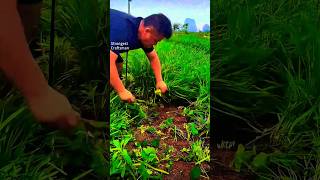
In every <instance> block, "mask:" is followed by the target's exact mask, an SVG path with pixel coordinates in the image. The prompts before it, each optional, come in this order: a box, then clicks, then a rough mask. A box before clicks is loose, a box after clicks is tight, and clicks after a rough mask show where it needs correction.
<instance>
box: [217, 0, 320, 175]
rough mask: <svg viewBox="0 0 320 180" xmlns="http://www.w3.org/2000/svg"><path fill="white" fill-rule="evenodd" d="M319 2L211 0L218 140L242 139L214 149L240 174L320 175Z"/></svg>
mask: <svg viewBox="0 0 320 180" xmlns="http://www.w3.org/2000/svg"><path fill="white" fill-rule="evenodd" d="M319 3H320V2H319V1H318V0H306V1H301V0H291V1H285V0H277V1H274V0H270V1H248V0H241V1H224V0H216V1H214V3H212V6H211V13H212V17H213V18H212V21H211V24H212V25H214V31H213V36H212V38H213V44H214V46H213V48H212V53H213V58H212V59H213V61H212V67H213V73H212V75H213V76H212V81H211V82H212V84H213V92H214V93H213V96H214V97H213V101H214V104H215V106H214V111H213V112H212V114H214V119H215V120H216V121H215V122H216V123H217V124H216V126H215V127H216V131H217V132H215V137H216V144H218V147H219V146H220V147H222V146H221V144H223V143H224V144H226V142H223V141H228V142H229V143H230V142H235V143H233V144H242V145H239V146H235V147H232V146H229V147H226V146H225V147H223V148H220V150H218V152H221V149H224V150H225V151H230V152H231V154H232V155H230V157H233V156H234V158H233V160H232V161H229V162H228V163H231V165H232V167H233V169H234V170H236V171H237V172H240V173H242V174H251V175H254V176H256V177H257V178H258V179H319V178H320V174H319V172H320V171H319V168H320V156H319V155H320V154H319V152H320V151H319V150H320V148H319V143H320V141H319V140H320V136H319V133H320V130H319V117H320V116H319V113H320V111H319V110H320V109H319V107H320V106H319V105H320V104H319V102H320V101H319V92H320V91H319V83H320V82H319V80H320V79H319V77H320V76H319V73H320V63H319V58H320V54H319V52H320V49H319V48H320V33H319V13H320V12H319ZM233 130H234V131H233ZM231 144H232V143H231ZM234 148H235V149H234ZM235 150H236V152H235ZM232 152H233V153H232ZM223 153H226V152H223ZM217 160H219V154H217ZM228 163H226V164H227V165H226V166H228V165H229V164H228ZM217 166H218V165H217ZM243 179H246V178H243Z"/></svg>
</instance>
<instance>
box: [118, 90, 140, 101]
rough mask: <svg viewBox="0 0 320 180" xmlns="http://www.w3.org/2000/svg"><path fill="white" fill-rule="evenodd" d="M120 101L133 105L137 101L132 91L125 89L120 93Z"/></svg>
mask: <svg viewBox="0 0 320 180" xmlns="http://www.w3.org/2000/svg"><path fill="white" fill-rule="evenodd" d="M118 95H119V97H120V99H121V100H122V101H126V102H128V103H133V102H134V101H135V99H136V98H135V97H134V96H133V95H132V93H131V92H130V91H128V90H127V89H125V90H124V91H122V92H119V93H118Z"/></svg>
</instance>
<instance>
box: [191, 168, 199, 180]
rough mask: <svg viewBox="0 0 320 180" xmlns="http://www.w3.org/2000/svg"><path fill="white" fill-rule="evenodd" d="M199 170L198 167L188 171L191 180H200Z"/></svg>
mask: <svg viewBox="0 0 320 180" xmlns="http://www.w3.org/2000/svg"><path fill="white" fill-rule="evenodd" d="M200 175H201V169H200V168H199V166H194V167H193V168H192V169H191V171H190V177H191V180H196V179H200Z"/></svg>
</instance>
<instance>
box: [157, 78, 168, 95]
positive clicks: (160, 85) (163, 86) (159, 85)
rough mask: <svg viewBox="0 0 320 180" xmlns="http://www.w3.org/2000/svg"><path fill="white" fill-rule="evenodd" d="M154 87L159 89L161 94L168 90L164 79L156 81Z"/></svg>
mask: <svg viewBox="0 0 320 180" xmlns="http://www.w3.org/2000/svg"><path fill="white" fill-rule="evenodd" d="M156 89H160V90H161V93H162V94H164V93H166V92H167V91H168V87H167V85H166V83H165V82H164V81H159V82H157V84H156Z"/></svg>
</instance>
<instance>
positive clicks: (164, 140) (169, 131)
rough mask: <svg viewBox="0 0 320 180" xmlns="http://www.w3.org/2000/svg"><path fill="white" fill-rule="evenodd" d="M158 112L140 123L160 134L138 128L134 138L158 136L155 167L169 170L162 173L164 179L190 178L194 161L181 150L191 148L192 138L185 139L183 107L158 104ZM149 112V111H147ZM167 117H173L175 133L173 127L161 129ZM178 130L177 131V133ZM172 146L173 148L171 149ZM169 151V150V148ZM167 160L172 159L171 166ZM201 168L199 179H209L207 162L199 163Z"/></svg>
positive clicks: (130, 147)
mask: <svg viewBox="0 0 320 180" xmlns="http://www.w3.org/2000/svg"><path fill="white" fill-rule="evenodd" d="M154 111H155V112H157V113H158V116H157V117H156V118H153V119H152V120H151V121H149V122H144V123H142V125H144V126H149V127H154V128H155V129H156V130H157V131H161V134H156V133H150V132H147V131H146V132H144V133H143V134H141V130H140V129H134V136H135V139H136V140H137V141H139V142H142V141H147V142H148V143H150V142H151V141H152V140H154V139H156V138H159V139H160V141H159V147H158V154H157V155H158V158H159V159H160V160H162V161H161V162H160V164H159V166H158V167H157V168H160V169H162V170H164V171H167V172H169V175H164V179H165V180H170V179H174V180H179V179H190V175H189V174H190V171H191V169H192V168H193V167H194V166H195V162H186V161H185V160H184V159H183V158H186V157H187V156H188V153H187V152H181V150H182V149H183V148H186V149H188V148H189V149H191V147H190V146H191V144H192V140H191V139H190V140H189V141H188V140H187V132H186V129H185V127H184V125H185V124H186V123H188V119H187V118H186V117H185V116H183V115H182V112H183V107H182V106H179V107H172V106H170V107H164V106H160V107H157V108H155V109H154ZM149 113H150V112H149ZM168 118H173V124H172V126H176V128H177V129H178V130H177V131H176V133H175V132H174V129H173V128H165V129H161V128H160V125H161V123H163V122H164V121H165V120H167V119H168ZM177 132H178V133H177ZM194 140H197V139H194ZM205 142H207V143H205V145H206V146H209V143H208V141H207V140H206V141H205ZM133 148H134V144H133V143H129V144H128V149H133ZM172 148H173V149H172ZM168 149H171V153H169V154H170V158H167V159H165V158H166V154H168V153H166V152H168ZM169 151H170V150H169ZM169 161H173V164H172V166H171V167H168V163H169ZM200 167H201V169H203V170H204V172H203V173H202V174H201V175H202V176H201V179H209V177H208V175H207V174H206V173H205V172H207V173H208V174H209V172H210V166H209V165H208V163H207V162H203V163H201V165H200Z"/></svg>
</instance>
